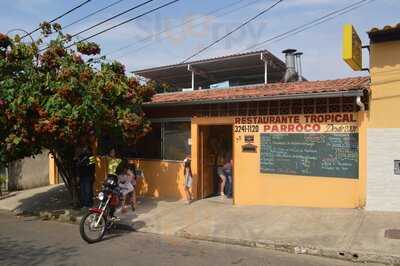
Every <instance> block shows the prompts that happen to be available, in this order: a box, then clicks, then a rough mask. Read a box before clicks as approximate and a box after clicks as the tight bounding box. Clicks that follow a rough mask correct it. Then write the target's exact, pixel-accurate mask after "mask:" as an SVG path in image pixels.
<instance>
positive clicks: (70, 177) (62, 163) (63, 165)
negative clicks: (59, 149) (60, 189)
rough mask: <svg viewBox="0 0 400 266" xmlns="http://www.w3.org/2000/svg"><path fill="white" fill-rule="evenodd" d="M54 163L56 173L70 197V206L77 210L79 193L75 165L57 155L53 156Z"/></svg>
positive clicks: (79, 204) (71, 161)
mask: <svg viewBox="0 0 400 266" xmlns="http://www.w3.org/2000/svg"><path fill="white" fill-rule="evenodd" d="M53 156H54V161H55V162H56V165H57V168H58V171H59V173H60V176H61V178H62V180H63V181H64V183H65V187H66V188H67V190H68V192H69V194H70V196H71V201H72V205H73V206H74V207H75V208H79V207H80V206H81V203H80V191H79V184H78V177H77V175H76V171H75V164H74V161H73V160H70V159H64V158H61V156H59V155H54V154H53Z"/></svg>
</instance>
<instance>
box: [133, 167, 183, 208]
mask: <svg viewBox="0 0 400 266" xmlns="http://www.w3.org/2000/svg"><path fill="white" fill-rule="evenodd" d="M135 163H136V165H137V166H138V168H139V169H140V170H142V171H143V173H144V178H141V179H139V180H138V186H137V187H138V195H140V196H147V197H155V198H162V199H166V200H175V201H176V200H181V199H183V198H185V192H184V187H183V182H184V177H183V163H182V162H172V161H170V162H167V161H156V160H155V161H152V160H139V161H137V160H135Z"/></svg>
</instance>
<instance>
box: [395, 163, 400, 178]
mask: <svg viewBox="0 0 400 266" xmlns="http://www.w3.org/2000/svg"><path fill="white" fill-rule="evenodd" d="M394 174H395V175H400V160H394Z"/></svg>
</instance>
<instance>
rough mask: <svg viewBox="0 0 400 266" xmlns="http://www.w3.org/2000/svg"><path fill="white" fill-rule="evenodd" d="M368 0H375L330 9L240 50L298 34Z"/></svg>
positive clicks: (250, 48)
mask: <svg viewBox="0 0 400 266" xmlns="http://www.w3.org/2000/svg"><path fill="white" fill-rule="evenodd" d="M368 1H375V0H361V1H358V2H356V3H353V4H351V5H348V6H345V7H343V8H340V9H337V10H334V11H332V12H330V13H328V14H326V15H324V16H321V17H319V18H316V19H314V20H312V21H310V22H307V23H305V24H302V25H300V26H297V27H295V28H293V29H291V30H288V31H286V32H284V33H281V34H278V35H276V36H274V37H271V38H269V39H267V40H264V41H262V42H259V43H256V44H254V45H251V46H249V47H247V48H246V49H244V50H242V52H244V51H248V50H252V49H254V48H256V47H259V46H261V45H264V44H266V43H270V42H273V41H275V40H276V41H280V40H282V39H284V38H287V37H289V36H292V35H294V34H298V33H300V32H303V31H305V30H308V29H310V28H312V27H314V26H317V25H320V24H322V23H324V22H326V21H328V20H330V19H333V18H335V17H337V16H340V15H343V14H345V13H348V12H350V11H352V10H354V9H357V8H359V7H361V6H362V5H364V4H369V3H370V2H368Z"/></svg>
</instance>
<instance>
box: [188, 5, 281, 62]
mask: <svg viewBox="0 0 400 266" xmlns="http://www.w3.org/2000/svg"><path fill="white" fill-rule="evenodd" d="M281 2H283V0H278V1H277V2H275V3H274V4H273V5H271V6H270V7H268V8H266V9H264V10H262V11H261V12H259V13H258V14H257V15H255V16H254V17H252V18H250V19H248V20H247V21H245V22H244V23H242V24H240V25H239V26H237V27H236V28H234V29H233V30H231V31H230V32H228V33H227V34H225V35H224V36H222V37H221V38H219V39H217V40H215V41H213V42H212V43H210V44H209V45H207V46H206V47H204V48H202V49H200V50H199V51H198V52H196V53H194V54H193V55H191V56H189V57H188V58H186V59H185V60H183V61H182V63H185V62H187V61H188V60H190V59H192V58H193V57H195V56H197V55H199V54H200V53H202V52H204V51H205V50H207V49H208V48H210V47H212V46H214V45H215V44H217V43H219V42H220V41H222V40H223V39H225V38H226V37H228V36H229V35H231V34H233V33H234V32H236V31H238V30H239V29H241V28H242V27H244V26H246V25H247V24H249V23H250V22H252V21H253V20H255V19H256V18H258V17H259V16H261V15H263V14H265V13H267V12H268V11H269V10H271V9H272V8H274V7H275V6H277V5H278V4H279V3H281Z"/></svg>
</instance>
